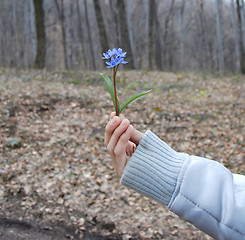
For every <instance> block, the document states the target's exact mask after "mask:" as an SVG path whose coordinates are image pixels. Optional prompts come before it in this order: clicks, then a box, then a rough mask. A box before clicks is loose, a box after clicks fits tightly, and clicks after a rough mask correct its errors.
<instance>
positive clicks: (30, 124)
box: [0, 69, 245, 240]
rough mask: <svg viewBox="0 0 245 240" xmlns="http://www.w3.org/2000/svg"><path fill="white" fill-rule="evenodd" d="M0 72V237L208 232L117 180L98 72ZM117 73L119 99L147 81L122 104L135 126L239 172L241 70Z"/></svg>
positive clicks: (243, 110)
mask: <svg viewBox="0 0 245 240" xmlns="http://www.w3.org/2000/svg"><path fill="white" fill-rule="evenodd" d="M1 71H2V72H1V73H0V210H1V212H0V239H4V240H5V239H8V240H11V239H13V240H17V239H42V240H48V239H55V240H58V239H59V240H62V239H92V240H93V239H102V240H103V239H122V240H129V239H132V240H133V239H134V240H136V239H210V237H208V236H207V235H206V234H204V233H202V232H201V231H199V230H198V229H196V228H195V227H194V226H192V225H191V224H189V223H186V222H185V221H183V220H180V219H179V217H177V216H176V215H175V214H173V213H171V212H170V211H169V210H168V209H167V208H165V207H163V206H161V205H160V204H158V203H156V202H154V201H152V200H149V199H148V198H146V197H142V196H141V195H139V194H138V193H135V192H134V191H132V190H129V189H126V188H125V187H123V186H120V184H119V177H117V176H116V174H115V172H114V170H113V168H112V166H111V161H110V158H109V155H108V154H107V152H106V148H105V147H104V145H103V140H104V128H105V125H106V123H107V121H108V118H109V114H110V112H111V111H112V110H113V109H112V103H111V100H110V95H109V93H108V92H107V90H106V89H105V84H104V82H103V79H101V78H100V76H99V73H98V72H91V73H84V72H76V71H73V72H52V73H49V72H44V71H34V70H33V71H28V72H25V71H13V70H5V69H2V70H1ZM108 74H110V72H108ZM118 82H119V84H118V85H119V94H118V95H119V99H122V100H123V99H126V98H127V97H129V96H131V95H133V94H134V93H135V92H136V91H138V90H144V89H150V88H153V92H152V93H150V95H147V96H144V97H143V98H142V99H139V100H137V101H136V102H135V103H131V105H129V107H127V108H126V109H125V110H124V114H125V115H126V117H127V118H129V119H130V120H131V124H133V125H134V126H135V127H136V128H137V129H139V130H141V131H143V132H144V131H146V130H147V129H150V130H152V131H153V132H154V133H156V134H157V135H158V136H159V137H161V138H162V139H164V140H165V141H166V142H167V143H168V144H169V145H170V146H172V147H173V148H174V149H175V150H177V151H183V152H186V153H189V154H192V155H197V156H205V157H207V158H210V159H214V160H217V161H219V162H221V163H222V164H224V165H225V166H226V167H228V168H229V169H230V170H231V171H232V172H236V173H241V174H245V142H244V133H245V81H244V77H243V76H229V77H219V78H218V77H217V78H214V77H209V76H205V75H198V74H190V73H176V74H173V73H163V72H147V71H121V72H120V71H119V76H118ZM121 102H122V101H121Z"/></svg>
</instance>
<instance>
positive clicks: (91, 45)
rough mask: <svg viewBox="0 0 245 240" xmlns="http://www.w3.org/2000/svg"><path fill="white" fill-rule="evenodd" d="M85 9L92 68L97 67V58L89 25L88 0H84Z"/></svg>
mask: <svg viewBox="0 0 245 240" xmlns="http://www.w3.org/2000/svg"><path fill="white" fill-rule="evenodd" d="M84 8H85V9H84V11H85V22H86V26H87V30H88V41H89V50H90V56H91V62H92V66H91V69H92V70H94V69H96V65H95V59H94V49H93V43H92V37H91V32H90V26H89V19H88V6H87V0H84Z"/></svg>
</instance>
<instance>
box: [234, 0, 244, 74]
mask: <svg viewBox="0 0 245 240" xmlns="http://www.w3.org/2000/svg"><path fill="white" fill-rule="evenodd" d="M236 7H237V18H238V29H239V46H240V67H241V69H240V71H241V73H242V74H245V59H244V54H243V49H244V45H243V32H242V28H243V27H242V16H241V7H242V6H241V5H240V1H239V0H236Z"/></svg>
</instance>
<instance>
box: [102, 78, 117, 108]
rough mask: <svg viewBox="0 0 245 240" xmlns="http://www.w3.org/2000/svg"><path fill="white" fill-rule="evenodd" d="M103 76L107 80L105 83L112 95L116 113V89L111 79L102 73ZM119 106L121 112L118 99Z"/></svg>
mask: <svg viewBox="0 0 245 240" xmlns="http://www.w3.org/2000/svg"><path fill="white" fill-rule="evenodd" d="M101 76H102V77H103V79H104V80H105V83H106V86H107V88H108V90H109V92H110V95H111V99H112V102H113V105H114V108H115V111H116V101H115V93H114V87H113V84H112V81H111V79H110V78H109V77H108V76H106V75H105V74H103V73H101ZM117 106H118V111H119V109H120V108H119V101H118V99H117Z"/></svg>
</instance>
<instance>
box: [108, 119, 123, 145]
mask: <svg viewBox="0 0 245 240" xmlns="http://www.w3.org/2000/svg"><path fill="white" fill-rule="evenodd" d="M120 123H121V119H120V118H119V117H117V116H116V117H114V118H113V119H112V120H111V121H109V123H108V124H107V125H106V127H105V146H107V145H108V143H109V141H110V139H111V136H112V134H113V132H114V130H115V129H116V128H117V127H118V126H119V125H120Z"/></svg>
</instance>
